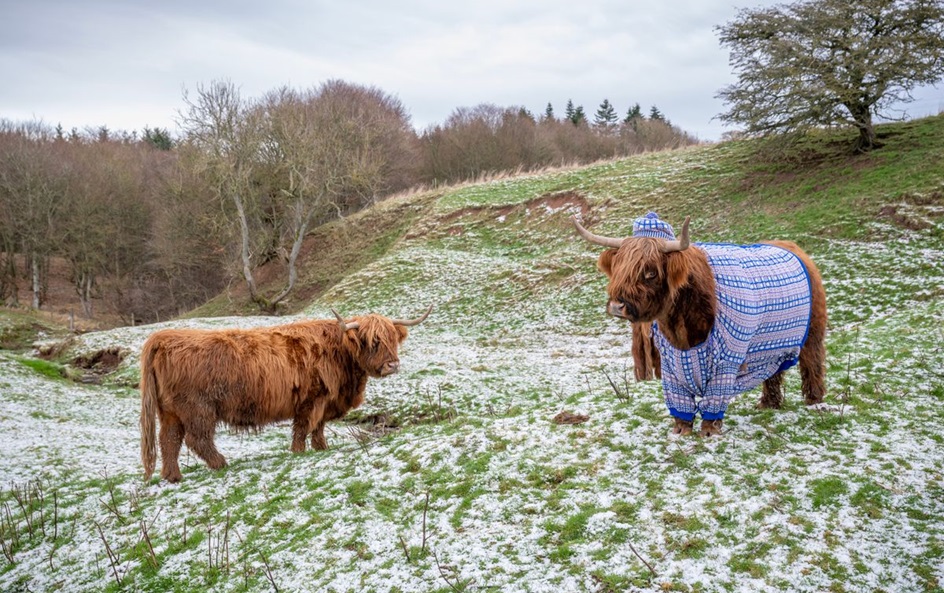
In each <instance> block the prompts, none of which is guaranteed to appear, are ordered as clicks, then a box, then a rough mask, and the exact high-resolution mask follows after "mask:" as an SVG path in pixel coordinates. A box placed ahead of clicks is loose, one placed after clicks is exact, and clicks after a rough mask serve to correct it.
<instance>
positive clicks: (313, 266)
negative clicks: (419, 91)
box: [0, 117, 944, 592]
mask: <svg viewBox="0 0 944 593" xmlns="http://www.w3.org/2000/svg"><path fill="white" fill-rule="evenodd" d="M879 134H880V139H881V140H882V141H883V142H884V143H885V146H884V147H883V148H882V149H881V150H879V151H876V152H875V153H873V154H870V155H866V156H851V155H847V154H844V153H842V152H841V151H840V150H839V149H838V148H837V146H838V143H839V142H840V141H841V140H843V139H842V138H837V137H836V136H832V135H824V136H822V137H817V138H811V139H809V140H808V141H807V142H805V143H804V144H802V145H798V146H796V147H794V148H792V149H791V150H790V151H789V153H787V154H781V155H778V156H776V157H771V156H766V157H765V156H763V155H761V154H760V153H758V151H757V145H756V144H754V143H751V142H738V143H726V144H721V145H716V146H704V147H696V148H690V149H685V150H681V151H675V152H667V153H658V154H647V155H642V156H639V157H635V158H631V159H625V160H619V161H614V162H609V163H603V164H598V165H594V166H590V167H585V168H575V169H569V170H560V171H553V172H546V173H541V174H533V175H524V176H519V177H513V178H504V179H496V180H494V181H490V182H484V183H480V184H473V185H467V186H463V187H460V188H454V189H446V190H437V191H431V192H425V193H416V194H412V195H407V196H401V197H398V198H394V199H392V200H389V201H386V202H384V203H382V204H379V205H378V206H377V207H375V208H372V209H371V210H368V211H365V212H363V213H361V214H359V215H357V216H353V217H350V218H349V219H347V221H345V222H343V223H335V224H333V225H328V226H326V227H323V228H321V229H318V230H316V231H315V232H314V233H313V235H312V238H311V241H310V242H309V244H308V246H307V249H308V252H307V253H308V255H307V257H306V260H305V268H304V270H303V272H302V273H301V276H302V278H303V287H302V288H301V290H300V291H299V293H298V295H296V297H295V299H294V301H293V305H292V306H293V307H294V310H296V311H297V313H298V314H300V315H306V316H315V317H328V316H330V311H329V309H330V308H331V307H335V308H337V309H339V310H340V311H342V312H343V313H345V314H348V315H353V314H357V313H361V312H367V311H375V312H379V313H383V314H387V315H390V316H396V317H407V316H413V315H416V314H418V313H420V312H421V311H422V310H423V309H424V308H425V307H426V306H427V305H428V304H433V305H434V306H435V309H434V313H433V314H432V315H431V316H430V318H429V319H428V320H427V322H426V323H424V324H423V325H421V326H419V327H417V328H414V330H413V331H412V332H411V335H410V337H409V339H408V340H407V342H406V343H405V345H404V347H403V348H402V349H401V362H402V369H401V373H400V374H399V375H397V376H395V377H392V378H388V379H384V380H372V381H371V383H370V384H369V386H368V392H367V402H366V403H365V405H364V407H363V408H362V409H361V410H358V411H357V413H356V414H353V415H352V416H353V417H352V419H351V421H350V422H338V423H334V424H333V425H330V427H329V431H328V440H329V444H330V445H331V449H330V450H329V451H326V452H307V453H305V454H301V455H292V454H290V453H288V451H287V449H288V445H289V429H288V427H286V426H280V427H279V426H276V427H269V428H267V429H265V430H264V431H262V432H261V433H260V434H254V435H236V434H229V433H226V431H221V434H220V435H219V437H218V439H217V441H218V446H219V448H220V450H221V451H222V452H223V454H224V455H225V456H226V457H227V459H228V461H229V462H230V466H229V467H228V468H227V469H226V470H224V471H221V472H211V471H210V470H208V469H207V468H206V466H205V465H204V464H203V463H202V462H200V461H199V460H198V459H196V458H194V457H193V456H192V455H185V456H184V457H183V458H182V465H183V470H184V480H183V482H182V483H181V484H180V485H177V486H169V485H167V484H161V483H156V482H152V483H149V484H145V483H143V482H142V481H141V478H140V476H141V468H140V462H139V460H138V431H137V415H138V395H137V392H136V391H135V390H134V388H133V385H134V384H135V383H136V381H137V370H136V367H135V365H136V364H137V353H138V352H139V350H140V346H141V344H142V343H143V340H144V339H145V338H146V336H147V335H148V334H149V333H150V332H152V331H154V330H155V329H156V328H157V327H166V326H169V325H173V326H181V325H187V326H199V327H212V326H235V325H239V326H258V325H265V324H271V323H273V322H275V321H282V320H281V319H279V320H276V319H273V318H263V317H224V318H212V319H211V318H207V317H194V318H189V319H183V320H178V321H174V322H170V323H165V324H161V325H159V326H148V327H138V328H123V329H118V330H112V331H107V332H96V333H91V334H85V335H83V336H80V337H78V338H76V339H75V340H74V341H73V342H71V343H69V344H60V345H59V346H58V347H57V348H56V349H54V350H55V351H57V352H59V354H58V357H57V358H56V360H55V361H48V362H47V361H43V360H38V359H35V358H31V357H28V356H22V355H14V354H13V353H9V352H0V446H2V451H3V455H2V456H0V459H2V460H0V484H4V485H6V486H5V488H4V489H3V492H2V494H0V542H2V543H3V548H2V549H3V555H2V556H0V589H2V590H5V591H6V590H10V591H18V590H20V591H37V590H63V591H82V590H88V591H98V590H116V591H117V590H140V591H198V590H199V591H203V590H212V591H269V590H279V591H313V590H317V591H338V592H341V591H403V592H406V591H476V590H498V591H652V590H656V591H700V592H707V591H888V592H892V591H941V590H942V588H944V584H942V583H944V520H942V519H941V517H942V516H944V482H942V480H944V429H942V428H941V426H940V425H939V424H938V423H937V414H938V410H939V409H940V406H941V404H942V402H944V371H942V369H944V349H942V346H941V344H942V341H944V329H942V327H944V304H942V303H944V299H942V297H944V118H942V117H936V118H929V119H925V120H920V121H916V122H910V123H907V124H896V125H889V126H884V127H882V128H880V131H879ZM648 210H656V211H658V212H659V213H660V215H662V217H663V218H666V219H667V220H669V221H671V222H674V223H676V224H677V223H678V222H679V221H681V220H682V219H683V218H684V216H686V215H691V216H692V235H693V239H694V240H696V241H697V240H706V241H714V240H724V241H736V242H752V241H755V240H759V239H769V238H788V239H792V240H794V241H797V242H798V243H799V244H800V245H801V246H803V247H804V248H806V249H807V250H808V251H809V252H810V253H811V254H812V255H813V257H814V259H815V260H816V261H817V263H818V265H819V267H820V269H821V271H822V272H823V276H824V279H825V282H826V289H827V296H828V304H829V308H830V331H829V334H828V337H827V342H828V350H829V357H828V371H827V383H828V390H829V393H828V396H827V401H826V405H825V406H823V407H821V408H818V409H815V410H811V409H806V408H805V407H804V406H803V405H802V403H801V397H800V394H799V379H798V376H797V373H796V372H795V371H794V372H790V373H788V375H787V376H788V380H787V382H786V384H785V389H786V393H787V397H786V406H785V408H784V409H783V410H779V411H770V410H758V409H755V407H754V404H755V403H756V400H757V398H758V393H756V392H755V393H748V394H744V395H742V396H741V397H740V398H739V399H738V400H736V402H735V403H734V405H733V406H732V407H731V408H730V410H729V412H728V415H727V417H726V420H725V429H726V430H725V434H724V435H723V436H722V438H720V439H713V440H701V439H697V438H694V437H692V438H687V437H686V438H670V437H669V436H668V435H667V433H668V430H669V427H670V422H669V419H668V413H667V412H666V410H665V405H664V403H663V401H662V397H661V387H660V386H659V384H658V383H652V382H650V383H634V382H631V381H630V379H629V378H631V377H632V369H631V367H629V365H630V364H631V362H630V358H629V328H628V326H627V325H626V324H625V323H621V322H619V321H618V320H614V319H612V318H608V317H607V316H605V315H604V304H605V293H604V282H603V277H602V275H601V274H600V273H599V272H597V271H596V269H595V261H596V256H597V254H598V249H597V248H594V247H592V246H590V245H587V244H586V243H584V242H583V241H581V240H579V239H578V238H576V236H575V234H574V232H573V230H572V228H571V226H570V224H569V222H568V218H569V216H570V215H571V214H572V213H578V212H579V213H580V214H582V216H583V219H584V220H585V221H589V224H591V228H592V229H593V230H595V231H596V232H598V233H602V234H607V235H621V234H627V233H628V232H629V229H630V228H631V224H632V220H633V219H634V218H635V217H637V216H639V215H641V214H644V213H645V212H646V211H648ZM271 280H272V282H277V278H273V279H271ZM309 299H310V300H309ZM240 302H241V301H240V299H239V298H238V295H236V296H235V297H234V295H229V297H221V298H220V299H218V300H217V301H216V302H215V303H211V304H208V305H207V306H206V307H205V308H203V309H202V310H201V311H200V312H199V314H201V315H208V314H210V313H213V314H222V313H233V312H239V309H240V307H241V305H239V303H240ZM233 303H236V304H235V305H234V304H233ZM102 352H108V353H112V354H113V355H114V356H112V358H115V356H124V360H123V362H122V363H121V364H120V365H119V366H118V367H117V369H116V370H114V372H111V373H109V374H107V375H105V376H104V381H103V383H102V384H101V385H92V384H88V385H87V384H82V383H79V382H76V381H74V380H68V379H64V378H61V375H63V374H65V375H68V376H72V377H88V376H94V371H95V370H100V371H101V370H105V369H102V368H100V367H99V368H98V369H96V366H95V364H89V361H96V360H103V359H104V357H96V356H95V354H96V353H102ZM80 357H81V359H82V360H83V361H84V363H85V364H83V365H81V366H85V367H90V369H89V370H84V369H81V370H76V369H74V368H69V367H74V366H76V365H75V364H72V363H73V362H74V361H75V360H76V359H77V358H80ZM107 370H110V367H108V369H107ZM564 410H566V411H570V412H573V413H576V414H582V415H586V416H588V417H589V419H588V421H587V422H585V423H583V424H578V425H559V424H556V423H555V422H553V421H552V419H553V418H554V416H555V415H557V414H558V413H559V412H561V411H564Z"/></svg>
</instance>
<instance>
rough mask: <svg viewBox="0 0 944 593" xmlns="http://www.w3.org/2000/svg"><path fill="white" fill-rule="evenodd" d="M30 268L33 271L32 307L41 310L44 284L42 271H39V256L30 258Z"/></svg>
mask: <svg viewBox="0 0 944 593" xmlns="http://www.w3.org/2000/svg"><path fill="white" fill-rule="evenodd" d="M30 268H31V271H32V288H33V300H32V303H31V306H32V307H33V308H34V309H39V305H40V298H39V296H40V294H41V293H42V291H43V284H42V282H41V281H40V270H39V256H38V255H36V254H35V253H33V254H32V255H31V256H30Z"/></svg>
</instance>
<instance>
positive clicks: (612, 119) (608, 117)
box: [593, 99, 619, 128]
mask: <svg viewBox="0 0 944 593" xmlns="http://www.w3.org/2000/svg"><path fill="white" fill-rule="evenodd" d="M617 119H619V118H618V116H617V115H616V110H615V109H613V106H612V105H610V100H609V99H603V102H602V103H600V108H599V109H597V112H596V115H594V116H593V123H594V125H596V126H598V127H601V128H609V127H612V126H613V125H614V124H616V120H617Z"/></svg>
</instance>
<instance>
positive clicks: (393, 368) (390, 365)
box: [379, 361, 400, 377]
mask: <svg viewBox="0 0 944 593" xmlns="http://www.w3.org/2000/svg"><path fill="white" fill-rule="evenodd" d="M399 370H400V362H399V361H391V362H385V363H383V366H381V367H380V371H379V374H380V376H381V377H386V376H387V375H393V374H396V372H397V371H399Z"/></svg>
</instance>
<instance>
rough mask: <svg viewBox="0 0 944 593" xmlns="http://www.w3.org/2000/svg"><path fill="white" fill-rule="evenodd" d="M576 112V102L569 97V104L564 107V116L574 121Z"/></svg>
mask: <svg viewBox="0 0 944 593" xmlns="http://www.w3.org/2000/svg"><path fill="white" fill-rule="evenodd" d="M575 112H576V110H575V109H574V102H573V101H571V100H570V99H567V106H566V107H564V118H566V119H569V120H570V121H574V113H575Z"/></svg>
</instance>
